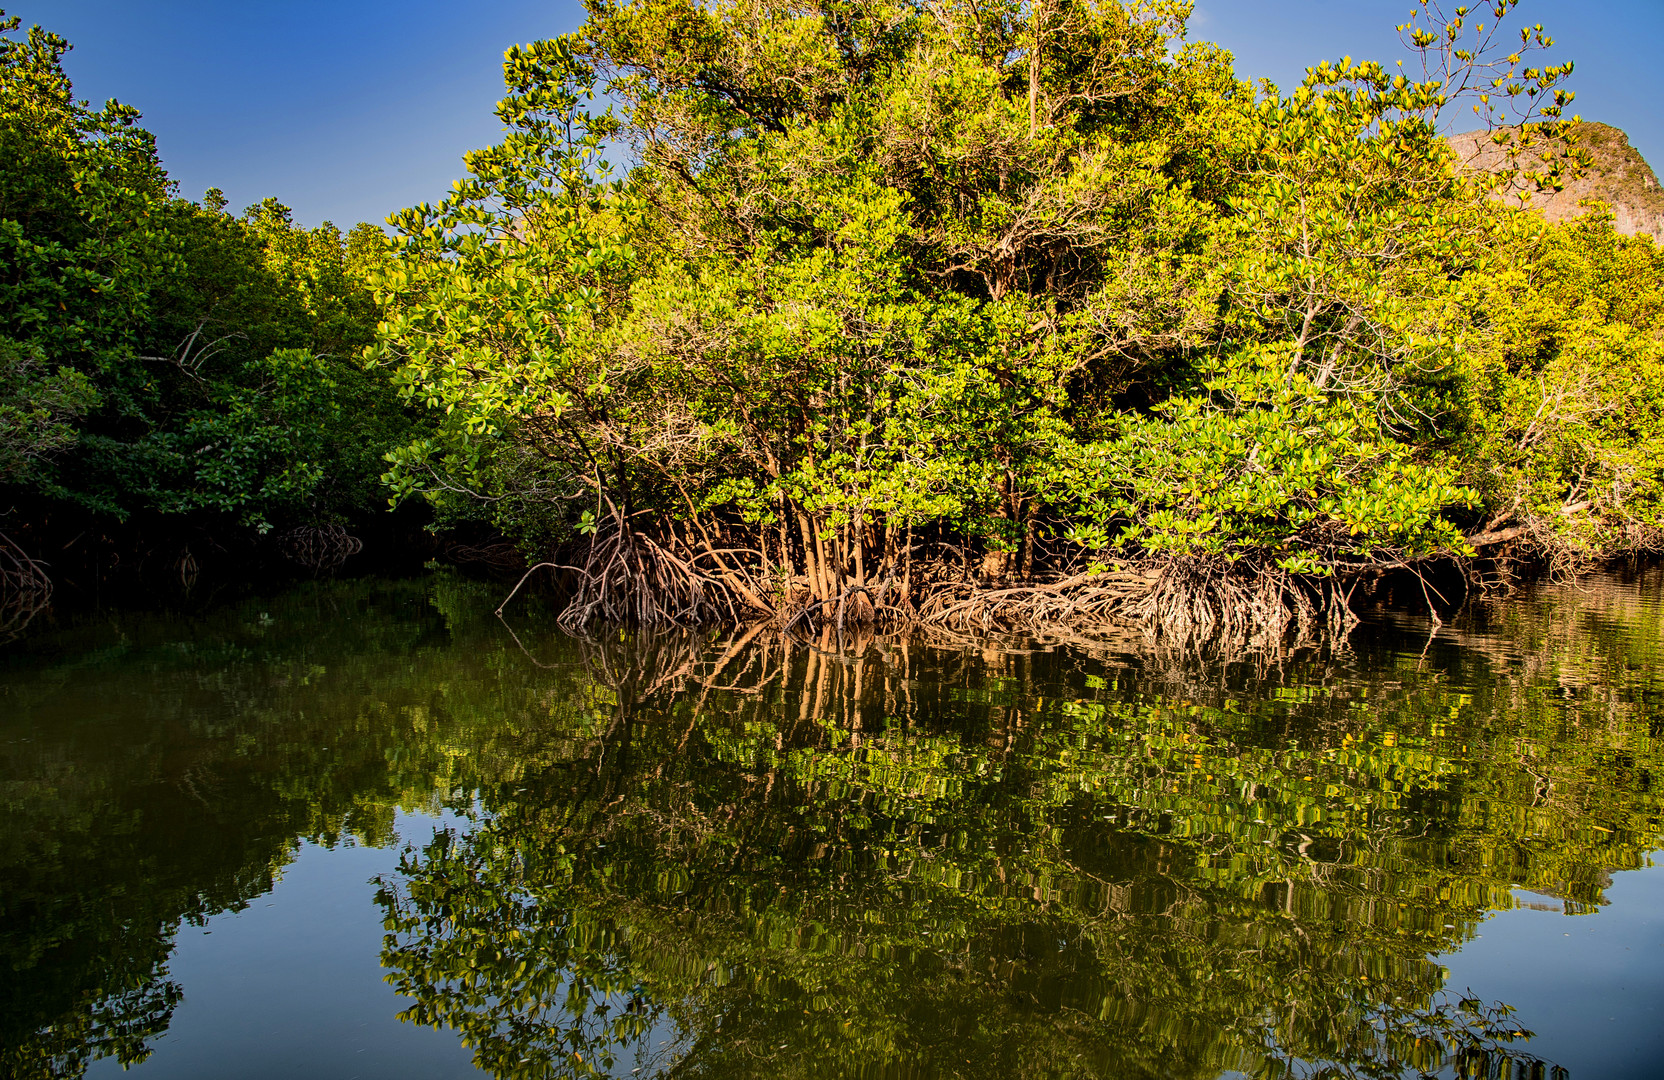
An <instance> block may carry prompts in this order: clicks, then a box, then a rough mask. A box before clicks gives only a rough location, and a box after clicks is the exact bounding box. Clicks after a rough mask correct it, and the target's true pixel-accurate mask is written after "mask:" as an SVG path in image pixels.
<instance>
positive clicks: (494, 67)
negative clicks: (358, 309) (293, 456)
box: [0, 0, 1664, 227]
mask: <svg viewBox="0 0 1664 1080" xmlns="http://www.w3.org/2000/svg"><path fill="white" fill-rule="evenodd" d="M0 4H3V5H4V7H5V9H6V11H7V12H8V13H10V14H14V15H19V16H21V17H22V18H23V21H24V24H25V25H28V24H29V23H34V22H38V23H42V24H43V25H45V26H46V27H47V28H48V29H51V30H53V31H55V32H57V33H59V34H61V35H62V36H64V37H66V38H68V39H69V40H70V41H71V42H73V43H74V45H75V50H74V51H73V52H72V53H70V55H69V57H68V59H67V60H66V66H67V67H68V70H69V73H70V77H71V78H72V79H74V80H75V84H76V90H77V93H78V94H79V96H81V97H85V98H90V99H92V100H94V101H96V102H102V101H103V100H104V99H106V98H109V97H117V98H119V99H121V100H122V101H124V102H126V103H128V104H130V105H135V106H137V107H138V108H140V109H141V110H143V112H144V114H145V123H146V126H147V127H149V128H150V130H151V131H153V132H155V133H156V137H157V140H158V142H159V144H160V146H161V151H162V157H163V159H164V161H165V162H166V163H167V167H168V171H169V173H170V174H171V175H172V176H173V178H174V179H175V180H177V181H178V182H179V186H180V191H181V193H182V194H184V195H187V196H190V197H196V196H197V195H199V194H200V193H201V192H202V191H203V190H205V189H207V188H209V187H220V188H223V189H225V192H226V195H227V197H228V198H229V199H230V200H231V203H232V205H233V206H234V207H241V206H244V205H247V204H249V203H252V202H256V201H258V200H259V199H261V198H264V197H265V196H267V195H275V196H277V197H278V198H279V199H281V200H282V201H284V202H285V203H288V204H289V205H290V206H293V207H294V208H295V216H296V219H297V220H299V221H301V222H304V223H307V224H315V223H317V222H319V221H322V220H325V219H330V220H333V221H335V222H336V223H337V224H338V225H341V226H342V227H346V226H348V225H350V224H352V223H353V222H356V221H380V220H381V219H382V218H383V217H384V216H385V215H386V214H388V213H389V212H391V211H393V210H397V209H399V208H400V207H403V206H408V205H411V204H413V203H416V202H421V201H423V200H429V201H431V200H435V199H438V198H439V197H441V196H442V195H443V194H444V193H445V192H446V191H447V190H448V189H449V187H450V182H451V181H452V180H453V179H455V178H456V177H457V176H459V175H461V172H462V164H461V157H462V154H463V153H464V152H465V151H467V150H470V149H473V148H475V147H478V146H484V145H488V144H490V143H492V142H494V141H495V140H496V138H497V136H498V133H499V125H498V123H497V120H496V117H495V116H493V115H492V112H491V109H492V106H493V104H494V103H495V102H496V100H497V98H498V97H499V96H500V91H501V75H502V70H501V62H502V53H503V50H504V49H505V48H506V47H507V46H509V45H511V44H515V43H518V42H524V41H531V40H534V39H536V38H539V37H547V36H550V35H553V34H559V33H563V32H565V31H568V30H571V29H573V28H574V27H576V26H577V24H578V23H579V22H580V21H581V20H582V18H583V9H582V6H581V5H580V4H579V3H577V2H575V0H494V2H488V3H476V4H458V3H455V2H451V3H439V2H437V0H402V2H390V0H333V2H331V0H270V2H259V0H242V2H234V0H11V2H8V0H0ZM1411 6H1412V5H1411V2H1410V0H1392V2H1381V0H1198V3H1197V6H1196V8H1197V9H1196V16H1195V18H1194V19H1193V20H1192V23H1191V37H1192V38H1193V39H1198V40H1210V41H1217V42H1219V43H1220V44H1222V45H1224V46H1226V47H1227V48H1229V49H1230V50H1231V51H1232V52H1233V53H1235V54H1236V58H1237V74H1238V75H1240V76H1242V77H1245V78H1256V79H1257V78H1260V77H1267V78H1271V79H1273V80H1274V81H1277V82H1279V83H1282V84H1284V85H1293V84H1295V83H1297V82H1298V81H1299V80H1300V77H1301V75H1302V73H1303V70H1304V69H1305V68H1306V67H1307V66H1308V65H1310V64H1312V63H1315V62H1316V61H1318V60H1323V59H1338V58H1339V57H1341V56H1343V55H1351V56H1353V57H1357V58H1367V59H1378V60H1383V61H1388V62H1390V61H1392V60H1396V59H1399V58H1401V57H1403V56H1404V53H1403V51H1402V48H1401V46H1400V45H1399V42H1398V37H1397V34H1396V32H1395V31H1394V29H1393V27H1394V26H1395V25H1396V24H1398V23H1400V22H1403V21H1404V17H1405V15H1407V14H1408V12H1409V9H1410V7H1411ZM1510 18H1511V20H1512V21H1514V22H1515V23H1516V25H1517V24H1521V23H1525V22H1533V23H1535V22H1540V23H1543V24H1544V25H1545V26H1546V27H1547V28H1548V30H1549V32H1550V33H1551V34H1553V35H1554V37H1555V38H1557V39H1558V41H1559V43H1560V47H1559V48H1558V50H1557V56H1558V57H1559V58H1560V59H1571V60H1574V61H1576V63H1577V72H1576V74H1575V75H1574V76H1573V82H1572V84H1571V86H1572V88H1573V89H1575V90H1576V91H1577V92H1578V97H1577V101H1576V103H1575V106H1574V108H1575V109H1576V111H1578V112H1579V113H1581V114H1582V115H1583V116H1584V117H1585V118H1586V119H1590V120H1603V121H1605V122H1607V123H1610V124H1615V125H1616V126H1618V127H1621V128H1623V129H1624V130H1625V131H1627V132H1628V133H1629V135H1630V138H1631V140H1632V141H1633V142H1634V143H1635V145H1636V146H1637V147H1638V148H1639V149H1640V150H1641V152H1642V153H1643V154H1644V155H1646V156H1647V158H1648V160H1649V161H1651V162H1652V163H1653V164H1654V166H1655V167H1657V168H1664V108H1661V107H1660V106H1659V104H1658V103H1659V102H1660V101H1664V62H1661V61H1660V60H1659V58H1658V51H1659V48H1660V46H1664V0H1522V3H1521V4H1520V7H1519V8H1518V9H1517V10H1516V12H1515V13H1514V14H1513V15H1512V16H1511V17H1510Z"/></svg>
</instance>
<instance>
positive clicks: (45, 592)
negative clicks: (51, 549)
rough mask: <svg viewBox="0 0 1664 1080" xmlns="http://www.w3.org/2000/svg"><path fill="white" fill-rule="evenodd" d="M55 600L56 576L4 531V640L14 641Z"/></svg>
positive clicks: (0, 612) (0, 621)
mask: <svg viewBox="0 0 1664 1080" xmlns="http://www.w3.org/2000/svg"><path fill="white" fill-rule="evenodd" d="M51 602H52V579H51V578H49V577H47V576H46V568H45V567H44V566H43V565H41V564H40V563H39V562H37V561H36V560H34V559H31V558H30V557H29V556H28V554H26V553H25V552H24V550H23V549H22V548H20V547H18V546H17V544H16V543H14V542H13V541H12V539H11V537H9V536H7V535H6V534H5V533H0V641H10V640H11V639H12V638H15V637H17V635H18V634H21V633H22V632H23V628H24V627H25V626H28V625H29V622H30V621H31V620H32V619H34V617H35V616H36V615H39V614H40V613H41V612H42V611H45V610H46V607H47V605H48V604H50V603H51Z"/></svg>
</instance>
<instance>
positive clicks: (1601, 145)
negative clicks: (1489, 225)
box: [1450, 123, 1664, 243]
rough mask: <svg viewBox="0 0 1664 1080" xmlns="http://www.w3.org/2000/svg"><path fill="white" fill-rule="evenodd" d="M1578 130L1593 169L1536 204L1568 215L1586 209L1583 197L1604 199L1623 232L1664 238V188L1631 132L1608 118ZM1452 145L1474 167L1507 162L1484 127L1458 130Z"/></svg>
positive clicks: (1555, 216) (1552, 216) (1556, 215)
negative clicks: (1461, 132) (1633, 143)
mask: <svg viewBox="0 0 1664 1080" xmlns="http://www.w3.org/2000/svg"><path fill="white" fill-rule="evenodd" d="M1576 134H1577V143H1578V145H1579V146H1581V147H1583V148H1584V149H1585V150H1588V151H1589V155H1590V157H1591V158H1593V159H1594V160H1593V162H1592V164H1591V165H1590V167H1589V169H1588V171H1587V172H1586V173H1584V174H1583V175H1582V176H1580V177H1578V178H1577V179H1575V180H1573V181H1571V182H1570V183H1568V184H1567V185H1566V186H1565V188H1564V189H1563V190H1561V191H1557V192H1554V193H1552V194H1548V195H1542V194H1538V195H1533V196H1532V199H1531V205H1533V206H1535V207H1537V208H1539V209H1541V210H1542V211H1543V212H1544V213H1545V214H1546V215H1547V216H1548V219H1549V220H1550V221H1564V220H1565V219H1566V218H1570V217H1576V216H1577V215H1579V214H1582V213H1585V212H1586V211H1585V208H1584V207H1582V206H1581V205H1579V204H1580V203H1582V202H1583V201H1584V200H1586V199H1599V200H1600V201H1601V202H1604V203H1608V204H1610V205H1611V207H1612V213H1613V215H1614V217H1615V219H1616V224H1617V227H1618V231H1619V232H1621V233H1625V234H1626V235H1635V234H1636V233H1645V234H1647V235H1648V236H1651V237H1652V238H1653V239H1654V240H1656V241H1658V242H1659V243H1664V189H1660V188H1659V186H1658V177H1657V176H1655V175H1654V174H1653V171H1652V167H1651V166H1649V165H1648V164H1647V162H1646V159H1645V158H1643V157H1642V156H1641V154H1640V153H1639V151H1637V150H1636V149H1635V148H1634V147H1633V146H1631V145H1629V137H1628V136H1627V135H1625V134H1624V133H1623V132H1622V131H1619V130H1618V129H1617V128H1615V127H1612V126H1611V125H1609V124H1592V123H1582V124H1578V125H1577V126H1576ZM1450 145H1451V147H1452V148H1453V149H1454V150H1455V151H1456V154H1457V156H1458V157H1459V158H1460V159H1461V160H1462V161H1464V162H1466V163H1467V164H1468V165H1469V166H1470V167H1472V168H1481V169H1496V168H1499V167H1500V166H1501V165H1502V163H1503V153H1502V151H1501V150H1500V149H1499V148H1498V147H1496V146H1495V145H1494V144H1493V143H1492V142H1491V141H1490V138H1489V136H1488V135H1487V133H1485V132H1483V131H1472V132H1468V133H1467V134H1465V135H1456V136H1453V137H1452V138H1451V140H1450Z"/></svg>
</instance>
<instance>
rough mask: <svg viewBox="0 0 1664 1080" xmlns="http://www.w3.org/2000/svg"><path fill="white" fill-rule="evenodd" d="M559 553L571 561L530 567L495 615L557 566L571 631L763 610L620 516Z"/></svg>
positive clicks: (736, 617) (742, 617)
mask: <svg viewBox="0 0 1664 1080" xmlns="http://www.w3.org/2000/svg"><path fill="white" fill-rule="evenodd" d="M560 554H561V555H565V556H566V557H567V558H568V559H571V560H572V561H566V559H559V558H557V559H556V560H551V561H549V562H542V563H538V564H537V565H535V566H533V567H532V568H531V569H529V570H527V571H526V573H525V575H524V576H522V577H521V579H520V581H519V582H518V583H517V584H516V585H515V586H514V589H513V590H512V591H511V592H510V593H509V594H508V597H507V598H506V599H504V600H503V603H502V605H500V606H499V607H498V608H497V613H498V614H499V615H500V614H502V611H503V608H504V607H507V606H508V602H509V601H510V600H512V599H514V596H515V594H516V593H518V592H519V591H520V589H521V587H522V586H523V585H525V583H526V580H527V579H528V578H530V577H531V576H532V575H533V574H534V573H536V572H537V571H539V570H545V569H547V570H552V571H555V573H556V576H557V580H558V581H559V583H560V584H561V585H562V586H563V591H564V592H565V593H566V594H567V598H566V606H565V608H564V609H563V610H562V612H561V614H560V619H559V621H560V624H561V626H563V627H565V628H566V629H568V630H578V629H581V628H583V627H586V626H590V625H593V624H596V623H619V624H622V625H626V626H639V627H650V628H664V627H672V626H700V625H705V624H710V623H723V622H727V623H741V622H748V621H752V620H753V619H756V618H757V617H759V616H760V615H763V614H766V612H765V611H764V610H762V608H761V606H760V605H759V604H757V603H755V602H751V603H748V602H747V598H746V597H745V596H743V595H739V594H740V593H741V590H740V589H737V588H735V584H736V583H734V582H732V581H730V580H725V579H724V577H723V576H721V575H718V574H712V573H709V572H707V571H705V570H703V569H702V568H700V567H699V566H698V565H697V558H684V557H682V556H680V555H678V554H676V553H674V552H672V551H669V550H667V549H666V548H665V547H664V546H663V545H661V544H660V543H659V542H658V541H656V540H654V539H653V538H652V537H650V536H647V535H646V534H644V533H641V532H638V531H637V530H635V529H633V528H631V527H629V525H628V524H627V523H624V522H622V521H618V520H613V519H609V522H608V525H607V527H605V528H603V529H602V530H600V531H598V532H597V533H596V534H595V535H593V536H591V537H590V538H588V539H586V540H583V541H580V542H578V543H576V544H571V545H568V546H567V548H566V549H565V550H564V551H562V552H561V553H560ZM751 600H752V601H755V597H754V596H753V597H752V598H751Z"/></svg>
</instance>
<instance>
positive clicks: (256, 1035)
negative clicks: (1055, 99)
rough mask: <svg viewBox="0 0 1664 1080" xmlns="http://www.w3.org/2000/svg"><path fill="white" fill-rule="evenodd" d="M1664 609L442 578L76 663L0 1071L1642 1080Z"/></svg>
mask: <svg viewBox="0 0 1664 1080" xmlns="http://www.w3.org/2000/svg"><path fill="white" fill-rule="evenodd" d="M1661 596H1664V573H1661V571H1660V570H1658V569H1657V568H1654V569H1652V570H1647V571H1642V572H1638V573H1634V574H1630V575H1628V576H1611V577H1603V578H1598V579H1594V580H1592V581H1587V582H1584V583H1583V584H1582V585H1581V586H1580V587H1576V588H1571V587H1557V588H1544V589H1541V590H1537V591H1535V592H1532V593H1530V594H1527V595H1525V596H1520V597H1514V598H1511V599H1509V600H1506V601H1502V602H1496V603H1479V602H1475V603H1471V604H1469V605H1468V606H1467V607H1466V608H1465V609H1464V610H1463V611H1462V612H1461V613H1460V614H1459V616H1458V617H1457V618H1456V619H1454V620H1453V621H1451V622H1449V623H1447V624H1446V625H1444V626H1442V627H1438V628H1434V627H1432V626H1431V625H1430V624H1428V623H1427V622H1425V621H1421V620H1417V619H1414V618H1409V617H1405V616H1396V617H1392V616H1386V615H1383V616H1381V617H1378V618H1375V619H1372V620H1370V621H1369V622H1367V623H1366V624H1365V625H1364V626H1363V627H1360V628H1359V630H1358V631H1357V632H1356V633H1355V634H1354V635H1353V637H1352V639H1351V641H1350V642H1349V643H1348V644H1347V645H1346V646H1345V647H1339V648H1329V649H1322V650H1311V651H1304V652H1295V653H1292V654H1290V655H1287V656H1283V657H1278V658H1265V657H1261V658H1257V659H1251V660H1237V661H1234V662H1230V663H1225V662H1221V661H1218V660H1216V659H1209V658H1206V657H1196V656H1188V657H1187V656H1177V655H1172V656H1170V655H1161V654H1156V653H1151V652H1149V651H1147V650H1141V649H1139V648H1136V647H1132V646H1128V645H1117V644H1116V643H1113V642H1069V643H1064V642H1035V641H1002V642H970V641H955V640H949V639H935V640H932V639H926V638H912V639H908V640H883V639H881V640H866V641H846V642H843V643H842V645H841V647H840V646H839V644H838V643H835V642H804V641H798V640H790V639H783V638H781V637H780V636H778V635H777V634H774V633H772V632H766V631H764V632H756V633H751V634H737V635H736V634H733V633H726V632H725V633H721V634H716V633H713V634H708V635H686V636H660V637H643V636H637V635H629V634H617V633H614V634H610V635H606V636H604V637H603V638H600V639H596V640H588V641H578V640H573V639H571V638H566V637H563V636H561V635H559V634H558V633H556V632H555V631H554V629H553V627H552V625H551V623H550V622H549V620H548V618H547V616H546V615H540V614H539V613H538V612H537V611H536V610H535V609H534V608H531V607H528V608H527V609H524V610H523V611H522V612H521V613H520V614H519V615H518V616H517V617H515V618H514V619H512V620H511V621H510V622H509V623H503V622H500V621H498V620H496V619H494V618H492V617H491V616H490V614H489V613H490V611H491V609H492V607H493V606H494V602H495V600H496V591H495V590H494V589H492V588H490V587H481V586H479V585H475V584H471V583H468V582H465V581H462V580H458V579H455V578H450V577H434V578H430V579H427V580H423V581H404V582H391V583H389V582H374V581H349V582H338V583H322V584H318V585H316V586H312V587H307V588H301V589H297V590H294V591H292V592H288V593H285V594H283V595H279V596H275V597H270V598H265V599H261V600H258V601H250V602H242V603H238V604H233V605H229V606H225V607H222V608H220V609H217V610H213V611H210V612H207V613H205V614H197V615H194V616H191V617H186V616H182V615H157V614H104V615H99V616H87V617H82V618H78V619H74V620H67V621H65V622H63V623H62V624H60V625H56V626H47V627H42V628H39V630H38V632H36V633H34V634H33V635H32V636H31V637H29V638H27V639H25V640H24V641H22V642H18V643H14V644H13V645H11V646H9V647H7V648H6V650H5V651H4V653H0V810H3V811H4V813H5V815H6V820H7V825H8V827H7V828H6V829H5V831H4V832H3V833H0V1076H17V1077H46V1076H79V1075H88V1076H110V1075H115V1074H118V1073H119V1072H120V1071H121V1069H122V1067H123V1066H129V1067H131V1068H132V1069H134V1070H136V1072H137V1074H138V1076H139V1077H220V1076H247V1077H268V1076H272V1077H275V1076H285V1077H288V1076H311V1077H364V1078H369V1077H389V1078H391V1077H399V1078H424V1077H452V1076H472V1075H479V1074H480V1073H484V1074H489V1075H495V1076H500V1077H556V1076H587V1075H601V1074H611V1075H616V1076H639V1077H648V1076H659V1075H664V1076H669V1075H676V1076H684V1077H798V1076H802V1077H824V1076H846V1075H847V1076H862V1077H867V1076H870V1077H897V1078H901V1077H920V1078H923V1077H937V1076H942V1077H999V1078H1006V1077H1052V1076H1056V1077H1197V1078H1212V1077H1236V1076H1254V1077H1260V1076H1265V1077H1282V1076H1297V1077H1319V1076H1360V1077H1361V1076H1368V1077H1396V1076H1416V1075H1420V1074H1423V1073H1426V1074H1435V1075H1444V1076H1486V1077H1516V1076H1519V1077H1538V1076H1540V1077H1544V1078H1552V1077H1563V1076H1572V1077H1577V1078H1579V1080H1582V1078H1584V1077H1590V1078H1594V1077H1601V1078H1621V1077H1656V1076H1659V1075H1661V1074H1664V868H1655V867H1653V865H1652V861H1651V855H1650V853H1652V852H1653V851H1654V850H1655V849H1656V848H1658V847H1659V845H1660V844H1664V640H1661V639H1664V600H1661Z"/></svg>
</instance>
